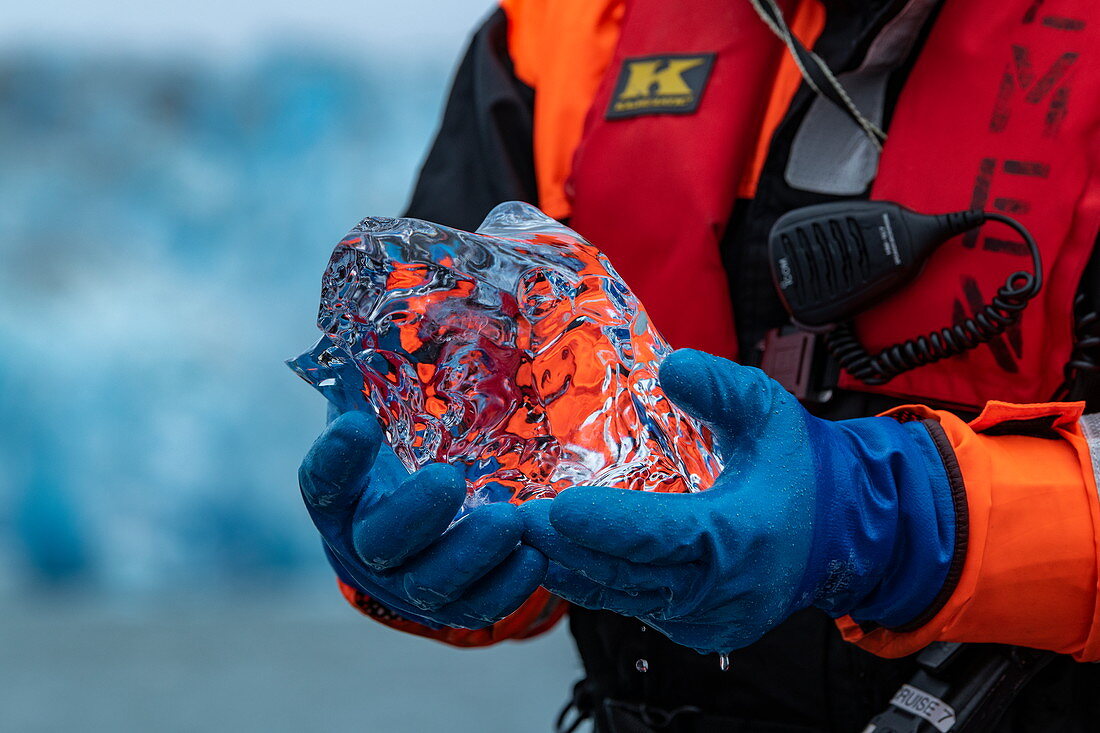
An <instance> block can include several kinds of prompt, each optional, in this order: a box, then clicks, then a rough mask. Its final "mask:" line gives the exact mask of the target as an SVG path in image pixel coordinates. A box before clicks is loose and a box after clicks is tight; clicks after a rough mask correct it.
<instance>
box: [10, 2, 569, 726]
mask: <svg viewBox="0 0 1100 733" xmlns="http://www.w3.org/2000/svg"><path fill="white" fill-rule="evenodd" d="M479 12H480V11H479ZM469 28H470V26H469V25H466V26H463V27H455V28H454V29H453V33H454V35H455V36H456V41H455V43H454V44H453V46H452V47H447V48H445V49H444V50H439V49H434V48H432V47H426V48H410V49H407V51H406V52H405V53H403V54H402V55H400V56H397V57H395V56H393V55H391V54H389V53H388V52H383V51H374V52H372V51H371V49H370V47H369V44H364V46H362V47H352V48H349V47H348V46H347V45H346V44H332V45H331V46H329V45H325V44H318V43H315V42H307V43H302V44H295V43H291V42H282V43H278V44H270V45H268V46H266V47H264V48H261V49H260V50H258V51H256V52H254V53H241V54H235V55H233V56H231V57H221V56H217V55H203V54H188V53H185V52H182V51H180V50H179V49H178V48H177V49H175V50H173V51H171V52H157V51H156V50H155V49H150V48H142V49H140V50H131V49H127V48H112V47H111V45H110V44H99V45H95V44H93V45H91V46H88V47H78V48H73V49H68V48H67V47H66V45H65V44H56V45H53V44H46V43H38V44H37V45H35V44H31V45H24V46H18V45H15V46H13V45H12V44H5V45H4V48H3V49H2V50H0V649H3V654H4V656H5V662H4V663H2V664H0V709H2V710H3V711H4V712H3V714H2V715H0V729H11V730H15V729H18V730H22V731H33V730H67V729H74V728H75V729H88V730H90V729H101V730H152V729H158V730H177V729H178V730H251V729H257V730H259V729H263V730H268V731H272V730H307V729H314V723H316V724H317V725H319V726H320V727H322V728H329V727H332V728H339V727H344V726H352V725H355V726H356V729H360V728H361V729H364V730H372V731H421V730H432V729H442V727H443V726H444V725H446V727H447V728H448V729H451V730H455V731H467V730H468V731H498V730H499V731H502V732H506V733H516V731H523V730H547V729H548V728H549V726H548V720H547V719H548V717H549V716H550V714H551V712H552V709H553V708H554V707H555V706H556V705H557V703H558V701H560V700H561V699H563V698H564V696H565V694H566V691H567V685H568V683H569V682H570V681H571V679H572V677H573V675H574V673H575V662H574V660H573V658H572V655H571V652H570V651H568V647H567V645H566V643H565V640H564V639H563V638H561V633H562V632H561V631H559V632H556V633H555V635H553V636H552V637H550V638H549V639H546V640H540V641H537V642H535V643H534V644H533V645H532V644H528V645H520V646H515V647H510V648H507V649H503V648H502V649H499V650H492V651H489V652H472V653H471V652H456V651H452V650H448V649H445V648H444V647H441V646H439V645H436V644H434V643H432V642H425V641H422V640H418V639H413V638H412V637H407V636H404V635H400V634H396V633H394V632H391V631H389V630H386V629H384V628H383V627H381V626H379V625H377V624H374V623H372V622H369V621H366V620H364V619H360V618H359V617H358V616H356V615H355V614H354V612H352V611H350V609H347V608H346V607H345V606H344V605H343V602H342V600H341V599H340V598H339V597H338V595H337V594H336V593H335V591H334V589H333V587H332V580H331V575H330V573H329V571H328V569H327V567H326V566H325V564H324V562H323V560H322V558H321V553H320V551H319V547H318V544H317V540H316V537H315V534H314V532H313V529H312V527H311V526H310V524H309V521H308V518H307V516H306V514H305V512H304V510H303V509H302V507H301V505H300V500H299V496H298V489H297V485H296V480H295V472H296V469H297V465H298V462H299V460H300V458H301V456H302V454H303V453H304V451H305V450H306V448H307V447H308V445H309V444H310V442H311V441H312V440H313V438H314V437H315V435H316V433H317V432H318V430H319V428H320V426H321V424H322V422H323V417H324V405H323V400H322V399H321V397H320V396H319V395H318V394H317V393H316V392H314V391H313V390H312V389H311V388H310V387H308V385H306V384H305V383H304V382H301V381H299V380H298V378H297V377H295V376H294V375H293V374H292V373H291V372H290V371H289V370H288V369H287V368H286V367H285V366H284V364H283V360H284V359H286V358H288V357H291V356H295V355H297V354H298V353H300V352H301V351H302V350H304V349H307V348H308V347H309V346H311V345H312V343H313V342H314V341H315V340H316V338H317V331H316V328H315V325H314V318H315V315H316V310H317V299H318V292H319V280H320V275H321V273H322V271H323V269H324V266H325V263H326V261H327V258H328V254H329V252H330V251H331V248H332V246H333V245H334V244H335V243H336V242H337V241H338V239H339V238H340V237H341V236H342V235H343V234H344V233H345V232H346V231H347V230H348V229H349V228H350V227H351V226H352V225H353V224H355V223H356V222H357V221H358V220H359V219H360V218H362V217H363V216H366V215H396V214H398V213H400V211H401V209H402V207H403V205H404V202H405V200H406V197H407V193H408V190H409V187H410V185H411V182H412V179H413V176H414V174H415V171H416V168H417V166H418V164H419V161H420V159H421V157H422V155H423V153H424V150H425V148H426V145H427V143H428V141H429V140H430V137H431V134H432V131H433V130H434V128H435V126H436V124H437V122H438V116H439V113H440V111H441V106H442V101H443V95H444V92H445V87H446V84H447V81H448V77H449V75H450V73H451V69H452V67H453V63H454V61H455V58H454V49H455V48H457V47H458V46H459V45H460V44H459V43H458V41H457V38H458V37H461V36H465V35H466V33H467V32H468V30H469ZM89 33H94V28H92V29H89ZM388 48H390V49H392V48H394V45H393V44H390V46H388ZM494 706H496V707H495V708H494ZM490 710H492V712H490ZM5 721H6V723H5ZM322 723H323V725H321V724H322ZM8 726H12V727H8ZM363 726H365V727H363Z"/></svg>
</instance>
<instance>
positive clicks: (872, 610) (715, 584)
mask: <svg viewBox="0 0 1100 733" xmlns="http://www.w3.org/2000/svg"><path fill="white" fill-rule="evenodd" d="M660 381H661V386H662V388H663V389H664V390H665V393H666V394H667V395H668V396H669V397H670V398H671V399H672V400H673V401H674V402H676V404H678V405H679V406H681V407H682V408H684V409H685V410H686V411H688V412H689V413H691V414H692V415H694V416H695V417H697V418H699V419H701V420H703V421H704V422H706V423H707V424H708V425H709V426H710V427H711V429H712V430H713V431H714V433H715V436H716V438H717V440H718V444H719V449H720V453H721V454H722V456H723V458H724V459H725V465H726V468H725V470H724V471H723V473H722V475H721V476H720V477H719V478H718V480H717V481H716V482H715V484H714V486H713V487H711V488H710V489H709V490H707V491H704V492H701V493H697V494H657V493H646V492H638V491H627V490H623V489H615V488H607V487H596V486H591V487H572V488H570V489H567V490H566V491H564V492H562V493H561V494H559V495H558V496H557V497H556V498H554V499H552V500H550V499H546V500H540V501H537V502H529V503H528V504H526V505H524V506H522V507H521V512H522V513H523V514H524V519H525V521H526V522H527V525H528V529H527V531H526V533H525V535H524V537H525V541H526V542H527V543H529V544H531V545H533V546H534V547H537V548H538V549H539V550H541V551H542V552H543V553H545V554H546V556H547V557H549V558H550V561H551V562H550V568H549V570H548V571H547V577H546V580H545V581H544V583H543V585H544V586H545V587H546V588H548V589H549V590H550V591H552V592H553V593H555V594H557V595H559V596H561V597H563V598H565V599H567V600H569V601H572V602H573V603H577V604H579V605H581V606H584V607H586V608H593V609H607V610H610V611H615V612H617V613H620V614H622V615H626V616H634V617H637V618H639V619H641V620H643V621H644V622H645V623H646V624H648V625H650V626H652V627H653V628H656V629H657V630H659V631H661V632H663V633H664V634H665V635H666V636H668V637H669V638H671V639H672V640H673V641H675V642H677V643H680V644H682V645H684V646H688V647H692V648H694V649H696V650H698V651H700V652H729V651H732V650H733V649H737V648H740V647H743V646H746V645H748V644H751V643H752V642H753V641H755V640H756V639H758V638H759V637H760V636H762V635H763V634H764V633H765V632H766V631H768V630H769V629H771V628H772V627H774V626H776V625H777V624H779V623H780V622H781V621H783V620H784V619H785V618H787V617H788V616H789V615H790V614H792V613H793V612H795V611H797V610H799V609H801V608H805V607H807V606H810V605H815V606H818V607H820V608H823V609H825V610H826V611H828V612H829V613H830V614H831V615H833V616H840V615H843V614H845V613H851V614H852V616H853V617H854V618H855V619H856V620H858V621H875V622H878V623H880V624H883V625H886V626H897V625H900V624H905V623H907V622H909V621H911V620H912V619H914V617H916V616H917V615H918V614H920V613H921V612H922V611H924V610H925V609H926V608H927V607H928V606H929V605H930V604H931V603H932V601H933V600H934V598H935V597H936V595H937V593H938V592H939V590H940V588H941V587H942V586H943V584H944V582H945V579H946V576H947V572H948V568H949V565H950V564H951V560H952V553H953V550H954V545H955V510H954V503H953V498H952V493H951V486H950V484H949V481H948V478H947V473H946V470H945V468H944V463H943V459H942V458H941V457H940V453H939V452H938V450H937V448H936V446H935V444H934V442H933V440H932V438H931V435H930V433H929V428H928V427H926V426H925V425H924V424H922V423H906V424H902V423H898V422H897V421H895V420H893V419H891V418H887V417H877V418H864V419H858V420H846V421H840V422H831V421H826V420H821V419H818V418H815V417H813V416H811V415H810V414H809V413H808V412H806V410H805V409H803V407H802V406H801V405H800V404H799V403H798V401H797V400H796V399H795V398H794V397H793V396H791V395H790V393H788V392H787V391H786V390H784V389H783V388H782V387H781V386H780V385H779V384H778V383H777V382H775V381H773V380H772V379H770V378H769V377H767V376H766V375H765V374H764V373H763V372H761V371H760V370H758V369H752V368H749V367H742V366H739V365H737V364H734V363H733V362H729V361H726V360H725V359H719V358H717V357H714V356H710V355H708V354H704V353H702V352H698V351H691V350H681V351H677V352H675V353H674V354H672V355H671V356H670V357H669V358H668V359H666V361H665V363H664V364H663V365H662V367H661V371H660Z"/></svg>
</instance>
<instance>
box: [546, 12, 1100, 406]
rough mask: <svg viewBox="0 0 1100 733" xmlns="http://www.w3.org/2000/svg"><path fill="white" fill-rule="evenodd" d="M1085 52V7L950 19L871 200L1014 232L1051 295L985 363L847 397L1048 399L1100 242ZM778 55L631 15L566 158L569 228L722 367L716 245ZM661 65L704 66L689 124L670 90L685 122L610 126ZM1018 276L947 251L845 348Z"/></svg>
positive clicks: (728, 31) (1096, 110) (938, 24)
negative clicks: (1009, 224) (966, 215)
mask: <svg viewBox="0 0 1100 733" xmlns="http://www.w3.org/2000/svg"><path fill="white" fill-rule="evenodd" d="M789 9H790V8H789V7H788V10H789ZM1098 47H1100V13H1097V11H1096V10H1095V9H1094V6H1093V3H1092V2H1091V1H1090V0H1047V1H1046V2H1036V0H966V1H965V2H947V3H946V6H945V7H944V8H943V10H942V11H941V13H940V15H939V17H938V18H937V19H936V21H935V25H934V27H933V29H932V31H931V33H930V35H929V37H928V39H927V41H926V42H925V44H924V46H923V48H922V49H921V51H920V54H919V57H918V60H917V62H916V65H915V66H914V68H913V70H912V72H911V73H910V74H909V77H908V80H907V82H906V84H905V87H904V89H903V91H902V94H901V96H900V99H899V100H898V103H897V106H896V108H895V110H894V114H893V117H892V121H891V123H890V127H889V130H888V133H889V138H888V140H887V142H886V144H885V149H884V152H883V154H882V157H881V160H880V164H879V169H878V175H877V178H876V179H875V182H874V184H873V186H872V190H871V198H874V199H889V200H893V201H897V202H899V203H901V204H903V205H905V206H908V207H910V208H913V209H915V210H917V211H922V212H927V213H942V212H946V211H955V210H963V209H968V208H972V207H973V208H984V209H986V210H998V211H1003V212H1006V213H1009V214H1010V215H1012V216H1013V217H1015V218H1017V219H1018V220H1020V221H1021V222H1022V223H1023V224H1024V225H1025V226H1027V227H1028V229H1029V230H1030V231H1031V232H1032V234H1033V235H1034V236H1035V238H1036V240H1037V241H1038V242H1039V245H1040V249H1041V251H1042V256H1043V262H1044V274H1045V280H1046V284H1045V286H1044V289H1043V292H1042V293H1041V294H1040V295H1039V297H1038V298H1036V299H1035V300H1034V301H1032V303H1031V304H1030V305H1029V307H1028V308H1027V310H1026V311H1025V313H1024V316H1023V318H1022V320H1021V322H1020V324H1019V325H1018V326H1017V327H1014V328H1013V329H1012V330H1010V331H1009V332H1008V333H1006V334H1005V335H1004V336H1002V337H999V338H997V339H995V340H994V341H992V342H991V343H989V344H986V345H982V346H979V347H978V348H977V349H975V350H973V351H971V352H968V353H967V354H964V355H962V356H958V357H954V358H950V359H947V360H944V361H941V362H939V363H936V364H932V365H928V366H924V367H920V368H918V369H915V370H913V371H910V372H908V373H905V374H902V375H900V376H898V377H896V378H895V379H894V380H892V381H891V382H889V383H888V384H886V385H884V386H882V387H869V386H867V385H865V384H863V383H861V382H858V381H856V380H854V379H852V378H850V377H848V376H846V375H845V376H844V377H842V382H841V386H843V387H847V388H851V389H859V390H871V391H881V392H886V393H890V394H896V395H901V396H905V397H916V398H925V399H931V400H935V401H939V402H948V403H956V404H960V405H979V404H982V403H984V402H985V401H986V400H988V399H1000V400H1007V401H1015V402H1037V401H1044V400H1047V399H1049V397H1050V395H1051V393H1052V392H1053V391H1054V390H1055V389H1056V387H1057V386H1058V384H1059V383H1060V381H1061V379H1062V368H1063V365H1064V364H1065V362H1066V361H1067V360H1068V358H1069V356H1070V352H1071V349H1072V346H1073V334H1072V306H1073V300H1074V296H1075V293H1076V291H1077V287H1078V283H1079V281H1080V278H1081V274H1082V271H1083V269H1084V267H1085V264H1086V262H1087V260H1088V258H1089V255H1090V253H1091V251H1092V248H1093V244H1094V242H1095V241H1096V237H1097V231H1098V229H1100V134H1098V132H1100V130H1098V126H1100V101H1098V100H1100V59H1097V58H1096V53H1097V48H1098ZM784 52H785V51H784V48H783V46H782V44H780V43H779V42H778V41H777V40H776V39H775V38H774V37H773V36H772V35H771V33H770V32H769V30H768V29H767V28H766V27H765V26H764V24H763V23H762V22H761V21H760V19H759V18H758V17H757V16H756V14H755V12H754V11H753V9H752V7H751V5H750V3H748V2H747V1H745V2H730V0H693V1H692V2H691V3H690V5H685V4H681V3H668V2H660V1H659V0H630V1H629V2H628V4H627V10H626V15H625V17H624V18H623V21H622V28H621V35H620V37H619V40H618V46H617V48H616V50H615V53H614V56H613V57H612V60H611V63H610V65H609V66H608V68H607V71H606V73H605V74H604V78H603V80H602V82H601V83H600V86H599V89H598V91H597V93H596V96H595V99H594V102H593V104H592V107H591V109H590V111H589V113H588V117H587V119H586V122H585V128H584V132H583V135H582V138H581V142H580V144H579V146H578V147H577V149H576V154H575V157H574V161H573V169H572V178H571V185H570V186H569V187H568V188H567V190H570V192H571V194H572V219H571V224H572V225H573V226H574V227H575V228H576V229H577V230H578V231H580V232H581V233H582V234H584V235H585V236H586V237H588V238H589V239H590V240H591V241H593V242H595V243H597V244H598V246H600V248H601V249H603V250H604V251H605V252H606V253H607V254H608V256H609V257H610V258H611V260H612V262H613V263H615V265H616V267H617V268H618V269H619V270H620V271H621V274H622V275H623V276H624V278H625V279H626V280H627V282H629V283H630V284H631V286H632V287H633V288H634V290H635V292H637V293H638V294H639V296H640V297H641V299H642V301H643V302H644V303H646V306H647V308H648V310H649V311H650V314H651V316H652V317H653V319H654V322H655V323H656V324H657V326H658V328H660V329H661V330H662V332H664V334H665V335H666V336H667V337H668V338H669V340H670V341H671V342H672V343H673V344H675V345H677V346H692V347H696V348H701V349H705V350H707V351H711V352H713V353H717V354H721V355H723V356H735V355H736V353H735V352H736V338H735V331H734V320H733V318H734V315H735V314H732V307H731V305H730V298H729V293H728V289H727V278H726V274H725V272H724V270H723V267H722V264H721V261H720V255H719V241H720V239H721V237H722V235H723V232H724V229H725V227H726V224H727V221H728V219H729V216H730V213H731V210H732V207H733V204H734V200H735V197H736V195H737V186H738V183H739V181H740V180H741V178H742V175H743V173H744V171H745V167H746V166H747V165H749V164H750V158H751V155H752V152H753V147H754V144H755V141H756V136H757V135H758V134H759V129H760V125H761V118H762V116H763V113H764V106H765V104H766V102H767V99H768V94H769V89H770V85H771V83H772V73H773V72H772V70H773V69H774V68H775V64H776V63H777V57H778V56H779V55H781V54H783V53H784ZM710 54H713V57H711V56H710ZM670 56H671V57H674V58H687V59H691V58H703V57H705V58H708V59H710V62H709V66H710V68H709V77H707V78H706V79H705V80H704V82H705V87H702V86H701V85H699V84H696V87H698V88H693V89H692V90H691V91H692V92H693V93H695V94H696V95H697V98H693V99H691V100H690V101H691V102H692V104H694V105H695V106H694V107H692V108H691V109H690V110H689V109H688V106H689V105H688V104H687V103H686V102H684V103H683V104H681V105H680V107H676V106H675V105H677V104H680V103H679V102H677V101H676V100H677V99H680V100H681V101H683V100H687V99H688V97H687V96H684V95H681V96H680V97H676V96H675V92H676V91H677V90H676V89H673V88H672V86H674V85H671V86H670V87H669V90H668V91H669V93H670V95H669V96H668V99H669V100H671V101H670V104H671V105H673V107H672V108H671V109H667V110H661V111H664V112H668V111H672V112H680V113H675V114H667V113H663V114H645V113H640V114H637V113H632V112H631V111H630V109H629V108H627V114H626V116H617V115H616V114H615V112H614V111H613V110H612V113H611V114H610V115H609V114H608V112H609V110H611V104H612V102H613V100H622V99H623V85H624V84H629V83H630V81H629V79H627V78H626V76H625V74H626V72H625V67H624V63H626V62H631V61H638V60H645V59H646V58H647V57H657V58H664V59H666V60H667V59H668V57H670ZM682 66H683V65H682ZM696 66H698V64H697V65H696ZM648 71H649V72H650V78H649V79H648V81H650V82H653V84H657V82H659V81H660V80H654V79H653V78H652V71H653V68H652V67H649V68H648ZM696 73H698V72H696ZM624 80H625V81H624ZM681 81H682V80H681ZM681 86H682V85H681ZM680 91H683V90H682V89H681V90H680ZM609 117H610V118H609ZM1019 269H1027V260H1026V252H1025V250H1024V249H1023V248H1022V246H1021V243H1020V242H1018V241H1015V240H1014V239H1013V235H1012V234H1011V232H1009V231H1007V230H1004V229H1002V228H1000V227H998V226H996V225H987V226H986V227H985V228H983V229H982V230H981V232H980V234H978V235H972V236H969V237H960V238H957V239H956V240H954V241H952V242H949V243H947V244H945V245H943V246H942V247H941V248H940V249H939V250H938V251H937V252H936V253H935V254H934V255H933V257H932V259H931V261H930V262H929V263H928V266H927V268H926V269H925V271H924V273H923V274H922V275H921V276H920V277H919V278H918V279H917V280H916V281H915V282H914V283H913V284H911V285H909V286H908V287H906V288H905V289H904V290H902V291H900V292H899V293H897V294H896V295H894V296H893V297H891V298H890V299H889V300H887V301H886V302H884V303H882V304H880V305H879V306H877V307H875V308H874V309H872V310H870V311H869V312H867V313H864V314H862V315H861V316H859V317H858V318H857V320H856V333H857V334H858V335H859V336H860V338H861V340H862V341H863V342H864V343H865V345H866V346H867V347H868V348H869V349H870V350H871V351H872V352H875V351H877V350H879V349H881V348H883V347H886V346H889V345H891V344H893V343H897V342H899V341H904V340H906V339H909V338H912V337H916V336H920V335H924V334H927V333H929V332H931V331H933V330H936V329H939V328H941V327H944V326H947V325H950V324H951V323H953V322H956V321H957V320H959V319H961V318H965V317H968V316H970V315H972V314H973V312H974V310H975V309H976V308H977V307H980V306H981V304H982V303H984V302H988V301H989V300H990V299H991V297H992V295H993V294H994V293H995V292H996V290H997V288H998V287H999V286H1000V285H1001V284H1003V283H1004V280H1005V278H1006V276H1007V274H1008V273H1010V272H1013V271H1015V270H1019Z"/></svg>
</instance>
